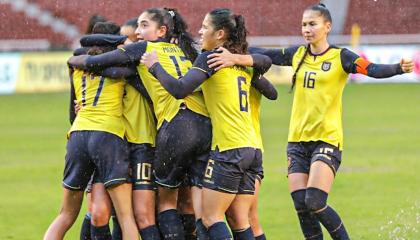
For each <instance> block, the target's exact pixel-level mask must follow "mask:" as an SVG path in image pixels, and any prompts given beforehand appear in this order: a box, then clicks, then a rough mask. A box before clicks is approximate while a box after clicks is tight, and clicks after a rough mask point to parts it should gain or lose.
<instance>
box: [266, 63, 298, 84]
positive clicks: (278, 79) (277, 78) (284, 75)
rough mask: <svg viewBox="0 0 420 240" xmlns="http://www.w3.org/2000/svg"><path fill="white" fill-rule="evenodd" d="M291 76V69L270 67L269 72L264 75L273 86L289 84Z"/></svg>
mask: <svg viewBox="0 0 420 240" xmlns="http://www.w3.org/2000/svg"><path fill="white" fill-rule="evenodd" d="M292 76H293V69H292V67H283V66H276V65H272V66H271V68H270V70H269V71H268V72H267V73H266V74H264V77H266V78H267V79H268V80H270V82H272V83H273V84H291V83H292Z"/></svg>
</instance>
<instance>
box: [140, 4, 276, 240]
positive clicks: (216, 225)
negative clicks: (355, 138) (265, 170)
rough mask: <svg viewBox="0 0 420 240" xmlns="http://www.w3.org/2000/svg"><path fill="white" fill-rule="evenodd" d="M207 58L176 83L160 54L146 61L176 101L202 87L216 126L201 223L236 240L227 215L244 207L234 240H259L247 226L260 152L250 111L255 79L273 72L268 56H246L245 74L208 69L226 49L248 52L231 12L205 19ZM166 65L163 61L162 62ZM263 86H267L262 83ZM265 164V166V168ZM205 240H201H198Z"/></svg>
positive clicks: (239, 20)
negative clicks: (216, 53) (214, 55)
mask: <svg viewBox="0 0 420 240" xmlns="http://www.w3.org/2000/svg"><path fill="white" fill-rule="evenodd" d="M199 34H200V35H201V41H202V47H203V49H204V50H210V51H207V52H204V53H202V54H201V55H200V56H199V57H198V58H197V60H196V61H195V62H194V65H193V67H192V69H191V70H189V71H188V73H187V74H186V75H185V76H184V77H182V78H180V79H176V78H174V77H172V76H171V75H169V74H168V73H167V72H166V71H165V69H164V68H163V67H162V65H161V64H160V63H159V62H158V61H157V60H158V59H157V55H156V54H145V55H144V56H143V59H142V61H143V62H144V63H145V64H146V66H147V67H149V68H150V69H149V71H150V72H151V73H152V74H153V75H154V76H155V77H156V78H157V79H158V80H159V81H160V82H161V83H162V85H163V86H164V87H165V89H166V90H168V92H170V93H171V94H172V95H173V96H174V97H176V98H178V99H182V98H184V97H185V96H187V95H188V94H190V93H191V92H193V91H194V90H195V89H197V88H198V87H199V86H200V85H201V89H202V90H203V94H204V99H205V102H206V106H207V109H208V110H209V114H210V118H211V121H212V125H213V139H212V151H211V153H210V160H209V161H208V164H207V168H206V172H205V176H204V181H203V198H202V220H203V223H204V225H205V226H206V227H208V229H209V230H208V233H209V237H210V239H231V235H230V232H229V230H228V228H227V226H226V224H225V223H224V222H223V221H224V215H225V212H226V210H227V209H228V207H229V206H230V205H231V203H232V202H233V203H232V205H237V206H238V207H239V206H240V207H241V208H242V209H243V216H242V217H241V218H240V219H238V220H237V222H238V225H237V226H238V227H239V228H238V229H234V230H233V232H234V235H235V238H238V239H254V236H253V234H252V231H251V229H250V227H249V226H250V225H249V222H248V210H249V208H250V205H251V203H252V200H253V196H252V194H253V192H254V186H255V175H256V173H257V170H258V167H259V166H258V164H256V163H257V159H256V155H257V152H256V150H255V148H256V147H257V146H258V143H257V140H256V133H255V130H254V128H253V124H252V118H251V110H250V107H249V97H248V96H249V89H250V86H251V79H253V80H254V83H256V84H258V83H259V82H260V80H259V77H260V74H262V73H264V72H265V71H266V70H268V68H269V67H270V66H271V61H270V59H269V58H267V57H265V56H263V55H259V54H257V55H253V56H245V57H246V58H247V60H248V62H247V63H246V64H243V65H247V66H252V65H253V66H254V68H246V67H242V66H235V67H231V68H224V69H221V70H219V71H217V72H215V71H214V70H213V69H211V68H210V67H209V66H208V65H207V56H208V55H209V54H211V53H213V51H211V50H213V49H215V48H216V47H219V46H225V47H226V48H227V49H229V50H230V51H233V52H235V53H238V54H245V53H246V52H247V48H248V44H247V42H246V28H245V22H244V18H243V17H242V16H241V15H234V14H233V13H232V12H231V11H230V10H229V9H215V10H213V11H211V12H210V13H208V14H207V15H206V17H205V18H204V21H203V24H202V27H201V29H200V31H199ZM159 60H160V61H161V62H162V60H163V59H161V58H160V57H159ZM261 82H262V80H261ZM260 164H261V162H260ZM199 239H200V237H199Z"/></svg>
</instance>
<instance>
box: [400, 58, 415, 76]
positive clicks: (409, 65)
mask: <svg viewBox="0 0 420 240" xmlns="http://www.w3.org/2000/svg"><path fill="white" fill-rule="evenodd" d="M400 65H401V69H402V71H403V72H404V73H411V72H412V71H413V69H414V63H413V60H411V59H407V58H402V59H401V61H400Z"/></svg>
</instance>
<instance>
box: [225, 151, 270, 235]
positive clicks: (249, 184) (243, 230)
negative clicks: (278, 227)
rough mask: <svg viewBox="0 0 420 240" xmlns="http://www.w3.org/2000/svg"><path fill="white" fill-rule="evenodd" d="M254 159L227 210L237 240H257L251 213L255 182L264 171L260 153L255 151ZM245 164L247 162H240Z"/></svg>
mask: <svg viewBox="0 0 420 240" xmlns="http://www.w3.org/2000/svg"><path fill="white" fill-rule="evenodd" d="M254 156H255V157H254V158H253V159H251V160H252V161H251V164H250V166H249V167H248V168H247V169H246V168H245V167H244V168H243V169H246V170H245V171H244V174H243V177H242V179H241V181H240V184H239V187H238V194H237V195H236V197H235V200H233V202H232V204H231V205H230V207H229V209H228V210H227V212H226V213H227V214H226V215H227V216H228V219H229V220H230V222H229V225H230V227H231V229H232V233H233V238H234V239H235V240H242V239H243V240H245V239H255V238H254V233H253V231H252V228H251V222H250V221H249V219H250V213H251V212H250V211H251V206H252V205H253V203H254V202H255V198H256V196H255V181H256V176H257V174H258V173H259V172H260V171H262V170H261V169H262V157H261V154H260V152H259V151H254ZM240 163H241V164H244V163H245V160H243V161H241V162H240Z"/></svg>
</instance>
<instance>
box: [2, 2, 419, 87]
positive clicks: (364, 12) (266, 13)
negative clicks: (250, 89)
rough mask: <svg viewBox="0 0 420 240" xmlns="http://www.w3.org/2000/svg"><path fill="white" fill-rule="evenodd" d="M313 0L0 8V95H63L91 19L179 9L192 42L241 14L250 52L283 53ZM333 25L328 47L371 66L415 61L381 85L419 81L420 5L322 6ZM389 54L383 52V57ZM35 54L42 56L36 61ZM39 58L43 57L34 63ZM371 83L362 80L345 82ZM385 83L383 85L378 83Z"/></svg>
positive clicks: (284, 77) (280, 77)
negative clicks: (219, 19) (211, 15)
mask: <svg viewBox="0 0 420 240" xmlns="http://www.w3.org/2000/svg"><path fill="white" fill-rule="evenodd" d="M316 2H318V1H313V0H299V1H287V0H259V1H250V0H236V1H234V0H213V1H194V0H171V1H165V0H153V1H140V0H137V1H135V0H125V1H111V0H104V1H98V0H91V1H84V0H74V1H66V0H1V1H0V12H1V19H2V20H1V23H0V24H1V25H0V51H1V54H0V94H1V93H13V92H31V91H55V90H64V89H67V88H68V80H67V74H66V66H65V59H66V58H67V57H68V56H69V54H70V53H69V52H62V51H68V50H71V49H74V48H76V47H77V46H78V40H79V38H80V37H81V36H82V35H83V34H85V33H86V32H87V31H88V26H89V20H90V19H91V17H92V16H94V15H100V16H103V17H104V19H107V20H110V21H114V22H116V23H118V24H123V23H124V22H125V21H126V20H128V19H130V18H133V17H137V16H138V15H139V14H140V13H141V12H142V10H143V9H146V8H150V7H158V6H171V7H175V8H177V9H178V10H179V11H180V13H181V14H182V15H183V16H184V17H185V19H186V21H187V22H188V24H189V26H190V31H191V32H192V33H193V34H194V35H196V36H197V32H198V30H199V28H200V26H201V22H202V19H203V17H204V15H205V14H206V13H207V12H208V11H209V10H211V9H213V8H215V7H221V6H223V7H228V8H231V9H233V11H234V12H236V13H238V14H243V15H244V16H245V19H246V24H247V28H248V30H249V33H250V37H249V42H250V44H251V45H254V46H268V47H287V46H290V45H296V44H301V43H303V39H302V37H301V36H300V21H301V16H302V12H303V10H304V9H305V8H306V7H307V6H309V5H311V4H314V3H316ZM323 2H324V3H325V4H326V5H327V7H328V8H329V9H330V11H331V13H332V17H333V30H332V33H331V35H330V42H331V43H332V44H336V45H340V46H345V47H350V48H351V49H352V50H354V51H355V52H357V53H359V54H361V55H362V56H364V57H366V58H368V59H369V60H371V61H373V62H377V63H395V62H398V61H399V60H400V58H401V57H402V56H403V57H410V58H412V59H414V60H415V61H416V69H415V73H413V74H410V76H405V77H404V78H402V77H398V76H397V77H394V78H392V79H386V80H385V81H404V82H418V81H420V51H419V49H420V48H419V46H420V27H419V23H420V14H419V11H420V1H419V0H340V1H335V0H329V1H328V0H327V1H323ZM385 48H386V49H387V51H384V49H385ZM39 54H41V55H39ZM39 56H42V58H41V57H39ZM268 76H269V78H270V79H271V80H272V81H274V82H281V83H288V82H289V79H290V69H286V70H285V71H280V70H279V68H273V69H272V71H271V72H270V74H269V75H268ZM351 79H352V80H355V81H357V80H358V81H369V79H368V78H365V77H355V76H352V77H351ZM381 81H384V80H381Z"/></svg>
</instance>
